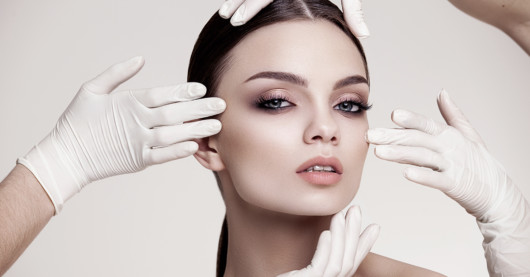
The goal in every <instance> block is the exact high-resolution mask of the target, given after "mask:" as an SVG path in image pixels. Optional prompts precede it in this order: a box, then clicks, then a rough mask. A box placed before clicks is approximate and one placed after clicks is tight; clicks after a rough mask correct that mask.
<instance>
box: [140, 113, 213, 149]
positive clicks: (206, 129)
mask: <svg viewBox="0 0 530 277" xmlns="http://www.w3.org/2000/svg"><path fill="white" fill-rule="evenodd" d="M219 131H221V122H220V121H219V120H217V119H206V120H201V121H196V122H191V123H184V124H180V125H175V126H164V127H160V128H153V129H151V130H150V133H151V135H150V137H151V138H150V140H149V142H148V146H150V147H157V146H167V145H171V144H175V143H178V142H183V141H187V140H191V139H197V138H204V137H209V136H212V135H215V134H217V133H219Z"/></svg>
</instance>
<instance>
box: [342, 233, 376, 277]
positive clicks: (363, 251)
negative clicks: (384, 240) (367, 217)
mask: <svg viewBox="0 0 530 277" xmlns="http://www.w3.org/2000/svg"><path fill="white" fill-rule="evenodd" d="M380 230H381V227H379V225H377V224H370V225H369V226H368V227H366V229H364V231H363V233H362V234H361V236H360V237H359V242H358V243H357V253H356V255H355V260H354V264H353V268H352V270H351V271H350V272H349V273H348V275H347V276H353V274H355V272H356V271H357V269H358V268H359V266H360V265H361V263H362V261H363V260H364V258H366V256H367V255H368V253H370V250H371V249H372V247H373V246H374V244H375V241H376V240H377V238H378V237H379V232H380Z"/></svg>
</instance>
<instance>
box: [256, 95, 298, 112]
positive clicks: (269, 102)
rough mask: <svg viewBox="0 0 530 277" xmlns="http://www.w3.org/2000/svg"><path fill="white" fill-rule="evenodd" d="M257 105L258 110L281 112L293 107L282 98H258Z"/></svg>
mask: <svg viewBox="0 0 530 277" xmlns="http://www.w3.org/2000/svg"><path fill="white" fill-rule="evenodd" d="M257 105H258V107H259V108H261V109H266V110H281V109H285V108H287V107H291V106H293V104H292V103H291V102H289V101H288V100H287V99H285V98H282V97H275V98H270V99H266V98H263V97H260V98H259V99H258V101H257Z"/></svg>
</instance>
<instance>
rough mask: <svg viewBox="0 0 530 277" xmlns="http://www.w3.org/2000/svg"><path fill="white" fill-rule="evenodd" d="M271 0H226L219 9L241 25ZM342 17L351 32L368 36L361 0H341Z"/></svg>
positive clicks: (234, 23) (226, 17) (359, 35)
mask: <svg viewBox="0 0 530 277" xmlns="http://www.w3.org/2000/svg"><path fill="white" fill-rule="evenodd" d="M272 1H273V0H226V1H225V2H224V3H223V5H222V6H221V8H220V9H219V15H220V16H221V17H222V18H225V19H228V18H230V17H232V18H231V19H230V23H232V25H234V26H241V25H243V24H245V23H247V22H248V21H249V20H250V19H251V18H252V17H254V16H255V15H256V14H257V13H258V12H259V11H261V9H263V8H264V7H266V6H267V5H268V4H270V3H271V2H272ZM342 7H343V10H344V19H345V20H346V22H347V23H348V26H349V27H350V30H351V32H352V33H353V34H354V35H355V36H356V37H358V38H366V37H368V36H370V32H369V31H368V26H366V23H365V22H364V14H363V9H362V6H361V0H342Z"/></svg>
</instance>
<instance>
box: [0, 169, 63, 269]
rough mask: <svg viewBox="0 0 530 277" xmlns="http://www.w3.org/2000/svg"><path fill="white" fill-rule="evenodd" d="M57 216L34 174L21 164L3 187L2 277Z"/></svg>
mask: <svg viewBox="0 0 530 277" xmlns="http://www.w3.org/2000/svg"><path fill="white" fill-rule="evenodd" d="M53 214H54V207H53V204H52V202H51V201H50V199H49V198H48V195H47V194H46V192H45V191H44V190H43V189H42V187H41V185H40V184H39V182H38V181H37V179H36V178H35V177H34V176H33V174H32V173H31V172H30V171H29V170H28V169H27V168H25V167H24V166H23V165H20V164H17V165H16V166H15V168H14V169H13V170H12V171H11V172H10V173H9V175H8V176H7V177H6V178H5V179H4V180H3V181H2V182H1V183H0V276H1V275H3V274H4V273H5V272H6V271H7V269H8V268H9V267H10V266H11V265H12V264H13V263H14V262H15V261H16V260H17V259H18V257H19V256H20V255H21V254H22V252H24V250H25V249H26V248H27V247H28V245H29V244H30V243H31V242H32V241H33V239H34V238H35V237H36V236H37V235H38V234H39V232H40V231H41V230H42V229H43V228H44V226H46V224H47V223H48V221H49V220H50V218H51V217H52V216H53Z"/></svg>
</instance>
